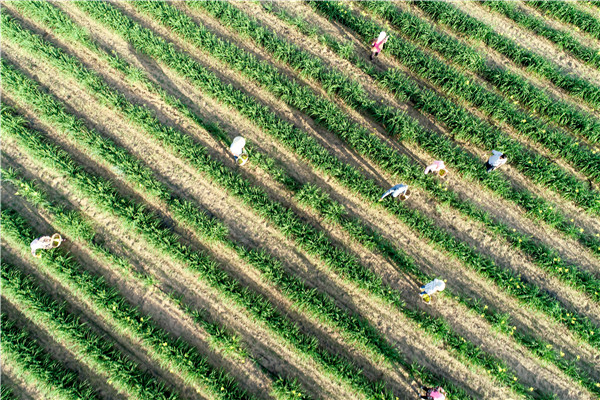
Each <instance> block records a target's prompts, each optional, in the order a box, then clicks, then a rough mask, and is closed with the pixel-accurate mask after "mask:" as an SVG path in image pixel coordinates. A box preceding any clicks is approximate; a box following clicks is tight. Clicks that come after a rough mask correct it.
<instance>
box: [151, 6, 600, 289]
mask: <svg viewBox="0 0 600 400" xmlns="http://www.w3.org/2000/svg"><path fill="white" fill-rule="evenodd" d="M199 4H202V5H203V6H205V7H206V6H207V5H206V4H208V3H206V4H205V3H199ZM213 4H214V3H213ZM157 7H160V6H157ZM218 7H222V5H221V4H218ZM227 15H228V16H231V15H232V12H231V11H229V12H228V14H227ZM155 16H156V15H155ZM240 25H244V26H248V24H245V23H243V22H240ZM177 30H178V31H186V32H194V30H193V27H192V26H190V25H189V24H188V25H186V28H185V29H177ZM200 35H201V34H197V35H196V37H198V36H200ZM202 35H203V36H206V34H202ZM261 36H262V37H265V36H266V35H265V34H264V33H261ZM207 47H211V48H214V46H207ZM234 58H235V60H236V64H238V65H240V63H241V61H240V59H241V56H240V55H239V54H237V55H236V57H234ZM307 59H308V60H311V61H312V60H314V59H310V58H306V57H304V58H303V60H307ZM311 64H312V65H315V62H312V63H311ZM265 68H266V67H264V66H263V67H261V68H260V70H261V71H264V70H265ZM248 69H250V68H248V67H247V68H246V69H245V71H247V70H248ZM268 79H272V78H268ZM290 97H294V98H296V97H298V96H290ZM308 103H311V102H308ZM312 103H314V102H312ZM413 176H420V174H418V173H415V174H414V175H413ZM436 189H437V193H436V195H437V194H438V193H440V192H441V193H444V191H443V190H442V189H441V188H439V187H437V188H436ZM441 196H444V195H443V194H442V195H441ZM447 196H448V195H446V197H447ZM453 200H454V201H456V199H455V198H454V199H453ZM477 211H479V210H477ZM474 214H475V213H474ZM538 214H539V213H538ZM486 218H487V220H486ZM480 219H481V217H480ZM483 219H484V220H486V222H488V223H490V219H489V216H488V217H485V216H484V218H483ZM492 224H493V223H492ZM501 231H502V230H501ZM504 232H505V233H508V235H506V236H508V238H509V239H512V240H511V241H513V242H514V243H519V244H520V246H519V247H521V248H522V249H527V250H529V251H528V252H529V253H530V254H539V250H540V246H537V245H534V244H533V242H532V241H531V240H528V241H527V244H526V245H522V243H523V238H522V237H518V238H516V237H514V236H512V235H514V234H515V233H514V232H512V231H510V230H509V229H505V230H504ZM533 249H535V250H533ZM542 252H543V253H544V258H545V260H552V263H555V262H558V258H557V256H556V255H555V254H552V252H551V251H550V250H549V249H543V250H542ZM538 265H542V266H543V265H544V262H540V263H539V264H538ZM559 268H560V271H562V270H563V266H558V265H557V266H555V267H554V268H553V269H550V270H554V271H557V272H558V271H559ZM546 269H548V268H546ZM570 270H571V271H579V270H578V269H577V268H575V269H572V268H571V269H570ZM578 273H581V274H582V275H586V276H587V278H583V280H581V281H580V282H583V281H587V282H590V283H591V282H593V281H594V280H595V278H594V277H593V275H591V274H589V273H587V272H583V271H581V272H578ZM584 286H586V284H584ZM597 286H598V285H597V284H594V283H591V285H590V286H589V290H587V291H588V293H590V294H592V296H594V295H595V293H598V290H597V289H598V288H597Z"/></svg>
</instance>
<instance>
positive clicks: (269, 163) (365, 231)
mask: <svg viewBox="0 0 600 400" xmlns="http://www.w3.org/2000/svg"><path fill="white" fill-rule="evenodd" d="M29 15H31V13H29ZM43 15H45V16H47V15H49V14H48V13H44V14H43ZM65 25H67V24H66V23H61V24H60V27H59V29H60V32H61V33H63V32H66V31H69V30H71V29H74V28H75V27H74V26H71V25H68V29H67V27H65ZM79 36H81V35H79ZM109 57H110V56H109ZM117 65H118V69H119V70H120V71H121V72H123V73H124V74H126V75H127V76H132V77H135V78H136V79H141V78H142V75H140V74H133V73H132V74H130V73H129V72H130V71H129V67H128V66H127V65H122V64H117ZM146 83H147V82H146ZM148 87H149V89H150V90H152V91H153V92H159V93H160V94H161V96H162V97H163V99H165V100H166V101H167V102H168V103H171V101H170V99H169V97H168V95H167V94H165V93H163V92H162V91H161V89H160V88H157V87H156V86H153V85H152V84H151V83H150V84H149V85H148ZM176 107H177V108H178V109H179V110H180V111H181V112H182V113H184V114H185V115H187V116H190V117H192V118H193V119H194V121H196V122H197V123H198V124H199V125H200V126H201V127H203V128H207V126H206V124H204V123H203V122H202V120H201V118H200V117H198V116H197V115H195V114H194V113H193V112H191V111H190V110H189V109H188V108H187V107H186V106H184V105H182V104H181V103H180V102H179V103H177V104H176ZM208 128H210V130H209V131H210V133H211V134H212V135H213V136H214V137H215V138H216V139H217V140H220V141H222V142H223V143H224V144H226V145H229V142H228V139H227V135H226V134H224V132H221V131H219V130H218V129H215V128H216V127H214V126H213V127H208ZM249 147H251V144H247V148H249ZM249 153H250V156H251V158H252V160H253V164H258V165H259V167H260V168H262V169H263V170H264V171H265V172H267V173H269V174H270V175H271V176H272V178H273V179H274V180H275V181H277V182H280V183H282V184H283V185H284V186H285V187H286V188H287V189H289V190H290V191H291V192H292V193H293V194H295V196H296V198H297V199H298V200H299V201H300V202H302V203H304V204H307V205H308V206H310V207H311V208H313V209H314V210H315V211H317V212H319V213H320V214H321V215H322V216H323V217H324V218H326V219H327V220H329V221H331V222H334V223H338V224H340V225H341V226H342V227H343V228H344V229H345V230H346V231H347V232H348V233H349V234H350V235H352V237H353V238H355V239H356V240H357V241H358V242H360V243H361V244H363V245H364V246H366V247H367V248H370V249H373V248H377V249H378V250H380V251H381V252H382V253H383V254H384V255H386V256H387V257H389V258H390V259H391V260H392V261H393V262H395V263H396V264H397V265H398V266H399V267H400V268H401V269H403V270H404V271H405V272H408V273H411V274H413V276H417V278H418V279H419V280H420V281H423V282H425V281H429V280H431V279H432V277H429V276H427V275H425V274H423V273H421V272H420V271H419V270H418V268H417V267H416V265H415V264H414V262H413V261H412V260H411V259H410V258H409V257H408V256H406V254H404V253H403V252H402V251H399V250H396V249H395V248H394V247H393V246H392V244H391V243H389V242H388V241H387V240H385V239H384V238H382V237H381V236H380V235H378V234H377V233H376V232H373V231H372V230H370V229H369V228H368V227H366V226H365V225H364V224H362V223H361V222H360V221H359V220H358V219H356V218H351V217H350V216H349V215H347V212H346V211H345V209H344V207H343V206H342V205H340V204H339V203H336V202H334V201H332V200H331V199H329V197H328V196H327V195H326V194H325V193H323V192H322V191H320V189H318V188H316V187H313V186H312V185H302V184H301V183H300V182H299V181H297V180H295V179H294V178H293V177H291V176H290V175H289V174H288V173H287V172H286V171H285V170H284V169H283V168H281V167H279V166H277V165H276V163H275V161H274V160H273V159H272V158H270V157H269V156H267V155H265V154H262V153H260V152H256V153H255V152H254V151H253V150H252V149H249ZM466 300H467V299H466V298H462V299H461V301H466ZM468 300H469V307H470V308H472V309H475V311H476V312H477V314H478V315H479V314H481V315H484V314H489V315H487V316H486V317H487V318H488V320H489V317H491V318H493V319H494V320H495V322H496V323H497V324H498V326H499V327H500V326H502V327H503V326H506V325H504V322H505V321H504V319H503V318H502V317H501V316H499V315H494V313H493V312H492V311H491V310H489V309H488V307H484V306H483V305H481V304H480V303H478V302H473V301H471V299H468ZM416 314H417V315H418V314H419V313H416ZM413 319H414V320H415V321H416V322H417V323H420V324H421V325H422V326H423V324H424V323H425V326H426V327H427V329H428V330H430V327H431V326H432V324H431V323H430V324H427V321H424V319H423V318H421V319H419V318H415V317H413ZM500 321H502V323H500ZM510 332H511V334H512V333H513V331H512V330H510ZM434 333H435V334H436V336H438V337H448V335H452V334H451V333H448V332H447V330H444V329H434ZM454 339H456V343H457V344H459V345H463V343H464V342H463V341H462V340H461V339H462V338H454ZM531 342H534V343H535V342H536V341H535V340H530V341H529V342H528V343H531ZM546 344H547V343H542V346H540V347H545V346H546ZM453 347H455V346H454V345H453ZM463 353H464V351H463ZM554 353H557V354H558V352H557V351H556V352H554ZM551 354H552V353H551ZM545 359H546V360H549V358H548V356H546V358H545ZM500 368H501V369H502V374H501V375H504V374H506V371H507V369H506V367H505V366H504V367H500ZM572 370H573V371H574V372H575V375H571V376H573V377H574V378H575V379H577V380H580V378H579V377H580V376H584V377H585V375H584V373H581V372H580V371H579V370H578V368H574V369H572ZM506 378H508V381H509V382H512V381H513V380H512V379H511V377H510V376H507V377H506ZM501 380H505V379H501ZM586 383H587V381H586ZM590 387H591V388H592V389H593V388H594V386H593V384H592V385H590Z"/></svg>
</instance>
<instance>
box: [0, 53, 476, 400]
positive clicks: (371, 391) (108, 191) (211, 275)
mask: <svg viewBox="0 0 600 400" xmlns="http://www.w3.org/2000/svg"><path fill="white" fill-rule="evenodd" d="M3 61H4V60H3ZM4 70H5V68H3V72H4ZM3 111H4V116H3V126H2V128H3V133H4V134H8V135H10V136H14V137H15V138H17V139H18V140H19V141H20V142H21V144H22V145H23V146H24V148H25V149H26V151H28V152H30V153H31V154H32V156H33V157H35V158H37V159H40V160H42V161H43V162H44V163H45V164H46V165H48V166H49V167H51V168H55V169H57V170H61V171H62V173H63V174H65V175H66V176H68V177H69V178H71V179H72V182H73V184H74V185H75V186H76V187H77V188H78V190H80V191H82V193H84V195H86V196H88V197H89V198H90V199H91V200H93V201H95V202H96V203H97V204H98V205H99V206H100V207H102V208H104V209H106V210H107V211H109V212H114V213H116V214H117V215H119V216H120V217H121V218H122V219H123V220H124V222H126V223H128V224H129V226H132V227H134V228H135V229H137V231H138V232H139V234H140V235H141V236H142V237H144V239H145V240H147V241H148V242H149V243H150V244H152V245H153V246H155V247H157V248H158V249H160V250H161V251H162V252H164V253H165V255H168V256H170V257H173V258H174V259H175V260H177V261H179V262H183V263H185V264H186V265H188V267H189V268H190V269H191V270H192V271H194V272H195V273H196V274H197V275H199V277H200V278H202V279H205V280H206V281H208V283H209V284H210V285H211V286H213V287H215V288H216V289H217V290H219V291H221V292H222V293H223V294H224V295H226V296H227V297H229V298H230V299H232V300H233V301H234V302H236V303H238V304H239V305H240V306H242V307H245V308H246V309H247V310H248V311H249V312H250V313H251V314H252V315H253V316H254V317H255V318H257V319H259V320H261V321H262V322H263V323H265V324H266V325H267V326H268V327H270V328H271V329H272V331H274V332H275V333H276V334H277V335H279V336H280V337H281V338H283V339H284V340H286V341H287V342H289V343H290V344H292V345H293V346H295V347H296V348H297V349H298V350H299V351H301V352H303V353H304V354H306V355H307V356H310V357H313V358H314V359H315V361H317V362H318V363H319V364H321V365H323V366H324V368H325V369H326V370H327V371H328V372H329V373H330V374H332V375H334V376H337V377H339V378H340V379H342V380H344V381H346V382H348V383H349V384H350V385H352V386H353V387H354V388H355V389H356V390H360V391H362V392H364V393H365V394H367V396H369V397H377V398H379V396H382V395H383V396H384V398H393V395H392V394H391V393H390V392H389V391H387V390H386V389H385V385H384V384H383V383H382V382H380V381H378V382H371V381H368V380H367V379H366V378H365V377H364V375H363V374H362V372H361V371H360V370H358V369H357V368H356V367H354V366H353V365H352V364H351V363H349V362H348V361H346V360H345V359H343V358H341V357H339V356H336V355H332V354H331V353H329V352H327V351H325V350H323V349H321V348H320V345H319V341H318V340H317V339H316V338H314V337H309V336H307V335H305V334H303V333H302V332H301V331H300V328H299V327H298V325H297V324H295V323H293V322H290V321H289V320H288V318H287V317H286V316H284V315H283V314H281V313H279V312H277V311H276V307H275V306H274V305H273V304H271V303H270V301H269V300H268V299H266V298H264V297H263V296H261V295H259V294H257V293H255V292H252V291H250V290H248V288H246V287H244V286H242V285H241V284H240V283H238V282H237V281H235V280H234V279H232V278H231V277H230V276H229V275H228V274H226V273H225V272H224V271H223V270H221V269H219V267H218V265H217V264H216V263H215V262H214V261H213V260H211V259H209V258H208V257H207V256H206V255H204V254H202V253H198V252H194V251H192V250H191V249H190V248H189V247H187V246H185V245H183V244H181V243H180V241H179V238H178V236H177V235H175V234H173V233H172V231H170V230H169V229H168V228H166V227H164V226H163V225H162V223H160V222H159V221H158V220H157V219H156V217H155V216H153V215H151V214H150V213H148V212H145V211H144V209H145V207H144V206H143V205H140V204H135V203H132V202H130V201H127V200H125V199H124V198H122V197H121V196H120V195H118V194H117V192H116V191H115V189H114V188H113V187H112V185H111V184H110V183H109V182H107V181H105V180H102V179H100V178H98V177H95V176H92V175H90V174H88V173H86V172H84V171H83V170H82V169H81V167H79V166H78V165H76V164H75V163H74V162H73V160H72V159H71V158H70V157H69V156H68V155H67V154H66V153H65V152H64V151H62V150H60V149H58V148H57V147H56V146H54V145H52V144H50V143H48V142H46V141H44V140H43V139H42V138H41V136H40V135H39V134H38V133H37V132H35V131H33V130H30V129H29V130H28V129H27V128H26V127H25V126H24V125H23V121H22V120H20V119H19V118H15V117H14V116H11V115H10V112H9V111H7V110H6V109H5V110H3ZM196 149H198V147H196ZM204 157H206V155H204ZM213 165H214V163H213ZM221 171H223V169H222V168H221ZM228 176H229V177H231V176H237V175H233V174H228ZM193 212H194V213H195V214H198V213H197V212H196V210H193ZM405 364H406V363H405ZM406 365H407V366H408V367H410V365H408V364H406ZM423 378H424V379H426V380H427V381H430V382H433V381H435V379H432V378H431V377H430V376H429V375H428V374H423ZM456 392H457V393H459V392H460V391H459V390H458V388H457V389H456ZM461 398H468V397H466V396H462V397H461Z"/></svg>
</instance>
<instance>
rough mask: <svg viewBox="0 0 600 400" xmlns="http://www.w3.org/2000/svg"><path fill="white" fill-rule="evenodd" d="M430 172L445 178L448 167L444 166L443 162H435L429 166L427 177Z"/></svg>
mask: <svg viewBox="0 0 600 400" xmlns="http://www.w3.org/2000/svg"><path fill="white" fill-rule="evenodd" d="M430 172H434V173H436V172H437V173H438V174H439V175H440V176H444V175H446V165H444V162H443V161H440V160H437V161H434V162H432V163H431V164H430V165H428V166H427V168H425V175H427V174H428V173H430Z"/></svg>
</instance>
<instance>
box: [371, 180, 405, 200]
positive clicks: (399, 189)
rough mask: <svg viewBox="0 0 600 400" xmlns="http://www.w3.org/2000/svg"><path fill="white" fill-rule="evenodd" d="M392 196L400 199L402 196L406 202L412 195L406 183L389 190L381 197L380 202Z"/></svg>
mask: <svg viewBox="0 0 600 400" xmlns="http://www.w3.org/2000/svg"><path fill="white" fill-rule="evenodd" d="M390 194H391V195H392V197H398V196H400V195H402V197H401V199H403V200H406V199H407V198H408V196H409V195H410V191H409V190H408V186H406V185H405V184H404V183H400V184H398V185H396V186H392V187H391V188H389V189H388V191H387V192H385V193H384V194H383V196H381V198H380V199H379V201H383V199H384V198H386V197H387V196H389V195H390Z"/></svg>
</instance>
